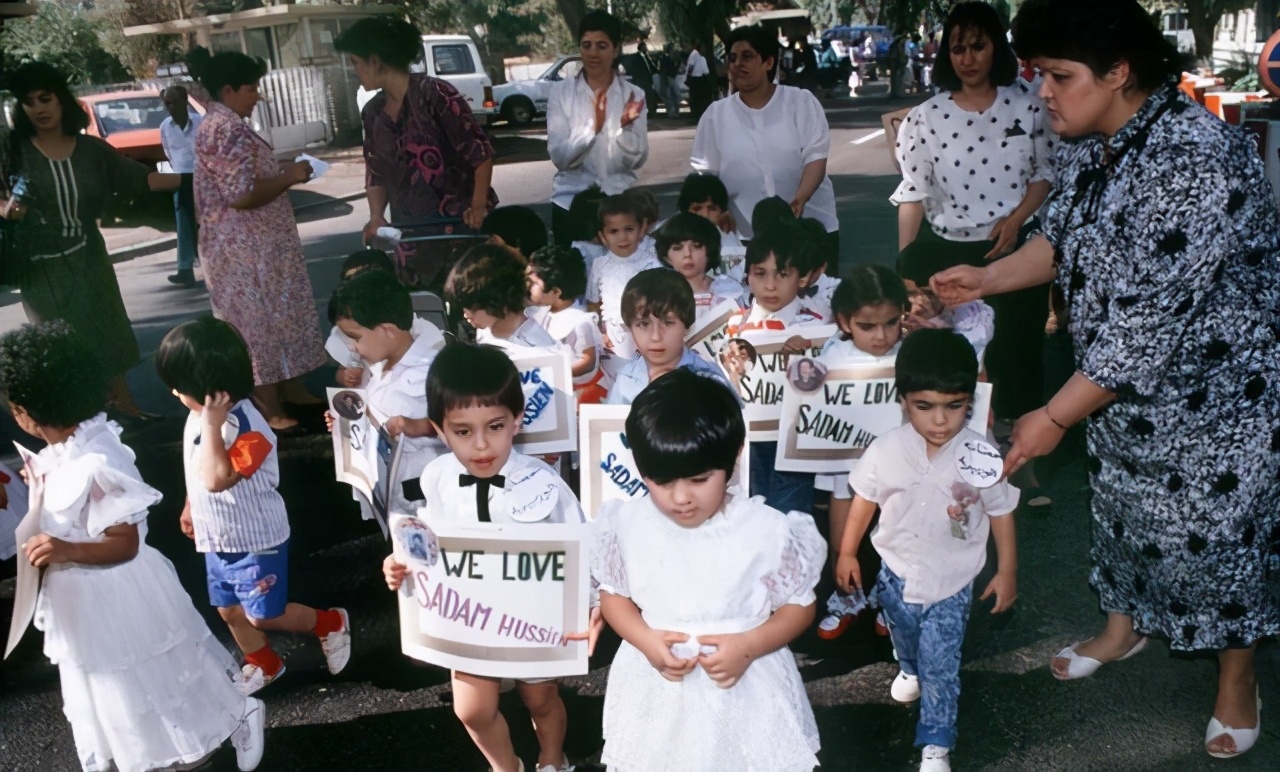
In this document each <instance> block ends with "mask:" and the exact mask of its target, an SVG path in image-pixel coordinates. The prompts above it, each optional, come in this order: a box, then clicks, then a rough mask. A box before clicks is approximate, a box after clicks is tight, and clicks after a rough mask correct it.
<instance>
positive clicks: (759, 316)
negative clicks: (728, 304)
mask: <svg viewBox="0 0 1280 772" xmlns="http://www.w3.org/2000/svg"><path fill="white" fill-rule="evenodd" d="M820 321H822V320H820V319H817V318H815V317H814V316H813V315H812V314H811V313H809V312H808V311H805V310H804V308H803V307H802V306H801V304H800V298H796V299H795V300H792V301H791V302H790V303H788V304H786V305H785V306H783V307H782V308H779V309H778V310H777V311H770V310H768V309H766V308H764V307H763V306H761V305H760V304H759V303H757V302H755V301H752V303H751V308H750V309H749V310H748V311H747V312H746V313H745V314H738V315H737V316H735V317H733V318H732V319H730V320H729V326H728V331H729V335H731V336H732V335H737V334H738V333H741V332H748V331H750V330H785V329H788V328H790V327H794V326H796V325H799V324H814V323H817V322H820Z"/></svg>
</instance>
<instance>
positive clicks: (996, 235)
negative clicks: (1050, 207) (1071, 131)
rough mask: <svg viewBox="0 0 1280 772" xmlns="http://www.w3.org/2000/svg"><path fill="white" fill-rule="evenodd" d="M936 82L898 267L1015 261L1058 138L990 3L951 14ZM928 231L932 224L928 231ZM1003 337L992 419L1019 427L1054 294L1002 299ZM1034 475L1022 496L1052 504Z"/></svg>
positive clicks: (919, 122)
mask: <svg viewBox="0 0 1280 772" xmlns="http://www.w3.org/2000/svg"><path fill="white" fill-rule="evenodd" d="M933 80H934V82H935V83H937V84H938V86H940V87H941V88H942V92H941V93H940V94H938V95H937V96H935V97H933V98H932V99H930V100H929V101H927V102H925V103H924V104H922V105H919V106H918V107H916V108H914V109H913V110H912V111H911V112H910V113H909V114H908V115H907V118H906V120H905V121H903V123H902V130H901V131H900V132H899V134H898V139H897V157H898V163H899V165H900V166H901V167H902V183H901V184H900V185H899V186H898V189H897V190H896V191H895V192H894V194H893V196H892V197H890V199H889V200H890V201H892V202H893V203H894V204H896V205H897V206H898V248H899V249H900V250H902V251H903V254H902V255H900V256H899V263H900V264H901V262H902V261H903V260H904V259H908V258H909V257H910V256H909V254H908V252H909V251H915V250H925V251H927V252H929V253H931V254H935V255H938V254H940V255H946V256H947V258H948V261H949V262H950V263H951V264H953V265H958V264H961V263H967V264H969V265H982V264H983V263H984V262H985V261H987V260H992V259H995V258H998V257H1000V256H1002V255H1004V254H1007V253H1008V252H1009V251H1011V250H1012V248H1014V247H1016V246H1017V245H1018V244H1019V243H1020V233H1021V231H1022V228H1023V226H1025V225H1026V224H1027V221H1028V220H1029V219H1030V218H1031V217H1032V216H1033V215H1034V214H1035V213H1036V211H1037V210H1039V208H1040V205H1041V204H1043V203H1044V200H1045V197H1046V196H1047V195H1048V194H1049V188H1050V184H1051V183H1050V177H1051V175H1052V167H1051V163H1050V158H1051V155H1052V153H1053V149H1054V145H1055V139H1056V138H1055V137H1054V135H1053V133H1052V132H1051V131H1049V130H1048V129H1047V122H1048V116H1047V114H1046V112H1045V110H1044V105H1043V103H1042V102H1041V101H1040V99H1039V97H1037V96H1036V95H1035V94H1032V93H1031V92H1030V91H1029V90H1028V89H1027V88H1026V87H1025V86H1024V85H1023V83H1022V81H1020V80H1019V79H1018V60H1017V57H1015V56H1014V53H1013V50H1012V49H1011V48H1010V47H1009V43H1008V42H1007V36H1006V34H1005V29H1004V26H1003V25H1002V24H1001V22H1000V17H999V16H998V15H997V14H996V11H995V8H993V7H992V6H991V5H989V4H988V3H985V2H967V3H960V4H959V5H957V6H955V7H954V8H952V10H951V13H950V15H949V16H948V17H947V21H946V24H945V25H944V26H943V30H942V52H941V53H940V54H939V55H938V58H937V63H936V65H935V68H934V73H933ZM922 223H924V227H922ZM992 305H993V306H994V307H995V312H996V334H995V338H994V339H993V340H992V341H991V345H990V346H989V347H988V349H987V352H986V356H985V358H984V359H985V365H986V370H987V372H988V373H989V374H990V377H991V380H992V382H993V384H994V385H995V392H994V395H993V399H994V405H993V408H994V411H995V414H996V416H997V417H998V418H1001V419H1008V420H1007V421H1002V422H1001V424H999V425H998V426H997V427H996V430H997V435H998V436H1000V437H1001V438H1002V439H1003V438H1004V437H1006V436H1007V433H1008V431H1009V430H1010V427H1011V422H1012V419H1014V418H1017V417H1018V416H1020V415H1022V414H1023V413H1026V412H1027V411H1029V410H1032V409H1034V408H1035V407H1036V406H1038V405H1039V404H1040V402H1041V400H1042V399H1043V397H1044V384H1043V380H1044V376H1043V367H1042V365H1041V360H1042V357H1043V353H1042V349H1043V346H1044V324H1045V321H1046V319H1047V317H1048V315H1049V288H1048V287H1047V286H1044V287H1034V288H1030V289H1027V290H1024V291H1022V292H1018V293H1013V294H1010V295H1006V296H1004V297H1001V298H997V299H995V300H994V301H993V303H992ZM1032 472H1033V470H1032V469H1031V468H1028V469H1027V470H1025V472H1024V473H1023V478H1022V479H1021V480H1020V484H1022V485H1023V487H1024V488H1027V489H1028V490H1027V492H1026V494H1025V500H1026V501H1027V502H1028V503H1030V504H1031V505H1032V506H1038V505H1044V504H1048V503H1049V501H1048V499H1047V498H1044V497H1043V492H1042V491H1039V490H1033V489H1035V488H1036V487H1037V483H1036V481H1035V477H1034V475H1033V473H1032Z"/></svg>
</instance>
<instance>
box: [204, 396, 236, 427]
mask: <svg viewBox="0 0 1280 772" xmlns="http://www.w3.org/2000/svg"><path fill="white" fill-rule="evenodd" d="M230 412H231V395H230V394H227V393H226V392H225V391H219V392H217V393H216V394H211V395H209V396H207V397H205V398H204V411H203V413H202V417H203V418H204V424H205V426H209V427H212V428H214V429H221V428H222V425H223V424H224V423H226V422H227V414H228V413H230Z"/></svg>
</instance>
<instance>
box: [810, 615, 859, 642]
mask: <svg viewBox="0 0 1280 772" xmlns="http://www.w3.org/2000/svg"><path fill="white" fill-rule="evenodd" d="M851 622H853V614H827V615H826V616H825V617H823V619H822V621H821V622H819V623H818V637H819V638H821V639H822V640H824V641H834V640H835V639H837V638H839V637H840V636H842V635H844V631H845V630H847V629H849V624H850V623H851Z"/></svg>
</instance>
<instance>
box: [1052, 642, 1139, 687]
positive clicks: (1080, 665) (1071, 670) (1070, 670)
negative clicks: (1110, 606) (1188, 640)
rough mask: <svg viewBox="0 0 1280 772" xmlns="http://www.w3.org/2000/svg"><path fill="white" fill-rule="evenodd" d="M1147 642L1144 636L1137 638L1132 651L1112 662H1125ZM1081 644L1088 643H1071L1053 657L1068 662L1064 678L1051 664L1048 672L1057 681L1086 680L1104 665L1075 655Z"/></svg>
mask: <svg viewBox="0 0 1280 772" xmlns="http://www.w3.org/2000/svg"><path fill="white" fill-rule="evenodd" d="M1089 640H1093V639H1092V638H1090V639H1089ZM1149 640H1150V639H1149V638H1147V637H1146V636H1143V637H1142V638H1139V639H1138V642H1137V643H1135V644H1133V648H1132V649H1129V650H1128V651H1126V652H1125V653H1124V655H1123V656H1120V657H1117V658H1116V659H1114V660H1112V661H1113V662H1119V661H1121V660H1125V659H1128V658H1129V657H1132V656H1133V655H1135V654H1137V653H1138V652H1140V651H1142V650H1143V649H1145V648H1147V642H1148V641H1149ZM1081 643H1088V641H1079V642H1078V643H1073V644H1071V645H1070V646H1068V647H1067V648H1065V649H1063V650H1062V651H1060V652H1058V654H1057V656H1055V657H1054V659H1065V660H1068V664H1067V675H1066V676H1065V677H1064V676H1060V675H1058V673H1057V671H1056V670H1054V669H1053V665H1052V663H1051V664H1050V666H1049V671H1050V672H1052V673H1053V677H1054V678H1056V679H1058V680H1059V681H1076V680H1079V679H1081V678H1088V677H1089V676H1091V675H1093V674H1094V673H1096V672H1098V668H1100V667H1102V666H1103V665H1105V664H1106V663H1105V662H1102V661H1100V660H1096V659H1094V658H1093V657H1084V656H1081V655H1079V654H1076V647H1077V646H1079V645H1080V644H1081Z"/></svg>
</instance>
